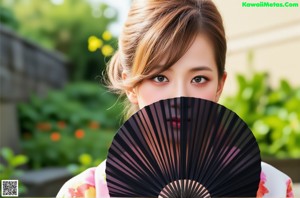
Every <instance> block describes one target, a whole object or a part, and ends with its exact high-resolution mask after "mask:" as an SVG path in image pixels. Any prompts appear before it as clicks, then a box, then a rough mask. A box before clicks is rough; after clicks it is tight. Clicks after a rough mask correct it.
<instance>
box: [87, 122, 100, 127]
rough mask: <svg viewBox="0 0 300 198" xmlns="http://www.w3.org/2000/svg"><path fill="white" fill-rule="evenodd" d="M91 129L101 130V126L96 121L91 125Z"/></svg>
mask: <svg viewBox="0 0 300 198" xmlns="http://www.w3.org/2000/svg"><path fill="white" fill-rule="evenodd" d="M89 128H90V129H99V128H100V124H99V123H98V122H96V121H91V122H90V123H89Z"/></svg>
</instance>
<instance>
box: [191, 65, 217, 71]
mask: <svg viewBox="0 0 300 198" xmlns="http://www.w3.org/2000/svg"><path fill="white" fill-rule="evenodd" d="M203 70H206V71H213V70H212V69H211V68H210V67H208V66H196V67H193V68H192V69H190V71H192V72H195V71H203Z"/></svg>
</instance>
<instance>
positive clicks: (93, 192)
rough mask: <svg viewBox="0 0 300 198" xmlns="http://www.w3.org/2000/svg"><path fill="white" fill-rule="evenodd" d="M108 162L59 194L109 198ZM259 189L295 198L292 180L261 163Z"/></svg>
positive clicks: (72, 181)
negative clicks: (106, 168)
mask: <svg viewBox="0 0 300 198" xmlns="http://www.w3.org/2000/svg"><path fill="white" fill-rule="evenodd" d="M105 167H106V161H103V162H102V163H101V164H100V165H99V166H98V167H94V168H89V169H87V170H85V171H84V172H82V173H80V174H79V175H77V176H75V177H73V178H71V179H70V180H69V181H67V182H66V183H65V184H64V185H63V187H62V188H61V189H60V191H59V193H58V194H57V197H58V198H63V197H87V198H90V197H97V198H108V197H109V193H108V188H107V185H106V179H105V178H106V177H105ZM261 167H262V169H261V170H262V171H261V174H260V183H259V188H258V191H257V194H256V197H272V198H273V197H278V198H280V197H294V195H293V190H292V181H291V179H290V178H289V177H288V176H287V175H285V174H284V173H282V172H281V171H279V170H277V169H276V168H274V167H273V166H271V165H269V164H266V163H264V162H262V163H261Z"/></svg>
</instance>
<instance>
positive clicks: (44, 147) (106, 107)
mask: <svg viewBox="0 0 300 198" xmlns="http://www.w3.org/2000/svg"><path fill="white" fill-rule="evenodd" d="M116 101H117V97H116V96H115V95H112V94H110V93H108V92H107V91H106V90H105V89H104V88H103V87H101V86H100V85H97V84H92V83H73V84H70V85H68V86H66V87H65V89H63V90H59V91H57V90H56V91H51V92H49V94H48V96H47V97H45V98H40V97H37V96H32V97H31V99H30V101H29V102H27V103H22V104H20V105H19V106H18V107H19V108H18V109H19V120H20V125H21V130H22V146H23V150H24V152H25V153H26V155H27V156H28V157H29V165H30V166H31V167H32V168H41V167H44V166H63V165H68V164H70V163H76V162H77V159H78V156H80V155H81V154H82V153H89V154H91V155H92V157H93V158H99V159H104V158H105V156H106V153H107V149H108V147H109V145H110V143H111V140H112V138H113V136H114V132H115V131H116V130H117V128H118V127H119V125H120V118H121V116H120V113H121V112H122V110H121V106H120V105H119V104H115V103H116Z"/></svg>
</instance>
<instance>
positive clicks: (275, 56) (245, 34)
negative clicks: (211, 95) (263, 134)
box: [214, 0, 300, 95]
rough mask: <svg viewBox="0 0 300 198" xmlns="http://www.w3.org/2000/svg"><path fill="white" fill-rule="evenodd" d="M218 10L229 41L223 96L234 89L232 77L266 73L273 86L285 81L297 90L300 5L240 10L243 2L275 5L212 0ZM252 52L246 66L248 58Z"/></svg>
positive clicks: (299, 69) (240, 0) (237, 0)
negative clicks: (282, 80)
mask: <svg viewBox="0 0 300 198" xmlns="http://www.w3.org/2000/svg"><path fill="white" fill-rule="evenodd" d="M214 2H215V3H216V5H217V7H218V9H219V10H220V12H221V14H222V16H223V20H224V25H225V30H226V34H227V39H228V54H227V60H226V70H227V72H228V79H227V82H226V84H225V87H224V92H223V93H224V95H230V94H233V93H234V92H235V90H236V88H237V84H236V80H235V75H236V74H237V73H242V74H245V75H249V76H250V74H251V69H253V70H254V71H266V72H268V73H269V74H270V82H271V84H272V86H274V87H276V86H278V83H279V80H280V79H282V78H284V79H288V80H289V82H290V83H291V84H292V85H293V86H300V77H299V74H300V1H299V0H291V1H289V2H293V3H298V4H299V6H298V7H294V8H291V7H289V8H287V7H283V8H278V7H269V8H268V7H242V2H249V3H251V2H252V3H253V2H270V3H273V2H277V3H280V2H281V3H285V2H286V1H282V0H273V1H271V0H267V1H258V0H257V1H254V0H248V1H242V0H226V1H224V0H214ZM249 51H252V52H253V62H252V63H251V64H249V61H248V58H247V57H248V54H249ZM250 67H251V69H250Z"/></svg>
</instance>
